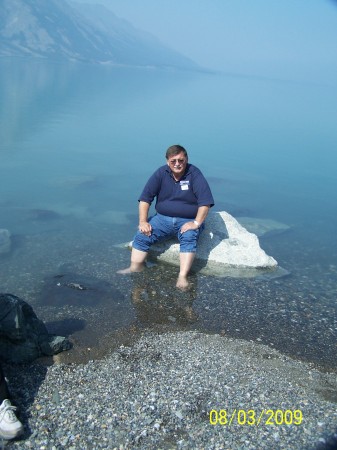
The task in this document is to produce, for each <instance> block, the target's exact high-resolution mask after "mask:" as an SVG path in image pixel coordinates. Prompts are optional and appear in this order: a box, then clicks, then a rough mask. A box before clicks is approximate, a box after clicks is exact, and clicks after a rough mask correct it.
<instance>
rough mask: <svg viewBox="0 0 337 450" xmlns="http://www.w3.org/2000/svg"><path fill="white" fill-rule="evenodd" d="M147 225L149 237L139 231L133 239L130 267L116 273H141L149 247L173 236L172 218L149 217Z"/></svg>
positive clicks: (158, 215)
mask: <svg viewBox="0 0 337 450" xmlns="http://www.w3.org/2000/svg"><path fill="white" fill-rule="evenodd" d="M149 223H150V224H151V227H152V232H151V235H150V236H147V235H145V234H143V233H141V232H140V231H138V232H137V234H136V235H135V237H134V239H133V244H132V252H131V262H130V266H129V267H128V268H127V269H123V270H118V272H117V273H120V274H128V273H132V272H141V271H142V270H143V269H144V262H145V259H146V257H147V254H148V251H149V249H150V247H151V245H152V244H154V243H155V242H157V241H159V240H162V239H166V238H167V237H169V236H170V235H172V234H174V228H173V225H172V218H170V217H165V216H161V215H160V214H156V215H155V216H153V217H151V219H150V220H149Z"/></svg>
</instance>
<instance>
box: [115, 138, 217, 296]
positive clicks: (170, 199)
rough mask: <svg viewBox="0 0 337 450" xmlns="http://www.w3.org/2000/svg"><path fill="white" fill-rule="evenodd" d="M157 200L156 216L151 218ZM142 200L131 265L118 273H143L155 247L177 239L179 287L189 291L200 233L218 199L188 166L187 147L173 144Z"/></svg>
mask: <svg viewBox="0 0 337 450" xmlns="http://www.w3.org/2000/svg"><path fill="white" fill-rule="evenodd" d="M155 197H156V206H155V208H156V214H155V215H154V216H153V217H151V218H150V219H148V213H149V209H150V206H151V204H152V202H153V200H154V198H155ZM138 201H139V226H138V232H137V234H136V236H135V237H134V240H133V243H132V253H131V264H130V267H128V268H127V269H124V270H120V271H118V273H122V274H125V273H131V272H140V271H141V270H142V269H143V267H144V262H145V259H146V257H147V254H148V251H149V249H150V246H151V245H152V244H154V243H155V242H158V241H160V240H163V239H167V238H169V237H172V236H177V237H178V239H179V243H180V272H179V276H178V280H177V283H176V286H177V287H178V288H180V289H185V288H187V287H188V280H187V275H188V273H189V271H190V269H191V267H192V263H193V260H194V257H195V253H196V250H197V241H198V238H199V234H200V232H201V231H202V230H203V228H204V222H205V219H206V217H207V214H208V211H209V209H210V208H211V207H212V206H213V205H214V200H213V196H212V193H211V190H210V187H209V185H208V183H207V181H206V179H205V178H204V176H203V174H202V173H201V171H200V170H199V169H198V168H197V167H195V166H193V165H192V164H189V163H188V155H187V151H186V150H185V149H184V147H182V146H180V145H172V146H171V147H169V148H168V150H167V151H166V165H164V166H162V167H160V168H159V169H158V170H156V171H155V172H154V174H153V175H152V176H151V177H150V179H149V180H148V182H147V183H146V185H145V188H144V190H143V192H142V194H141V196H140V197H139V199H138Z"/></svg>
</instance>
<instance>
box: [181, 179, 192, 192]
mask: <svg viewBox="0 0 337 450" xmlns="http://www.w3.org/2000/svg"><path fill="white" fill-rule="evenodd" d="M189 184H190V182H189V180H182V181H180V189H181V190H182V191H188V186H189Z"/></svg>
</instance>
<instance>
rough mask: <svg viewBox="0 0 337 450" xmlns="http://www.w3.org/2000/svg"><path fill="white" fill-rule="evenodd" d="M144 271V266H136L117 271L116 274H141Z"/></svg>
mask: <svg viewBox="0 0 337 450" xmlns="http://www.w3.org/2000/svg"><path fill="white" fill-rule="evenodd" d="M143 269H144V264H137V265H135V264H134V265H131V266H130V267H127V268H126V269H122V270H117V272H116V273H119V274H121V275H128V274H130V273H134V272H142V271H143Z"/></svg>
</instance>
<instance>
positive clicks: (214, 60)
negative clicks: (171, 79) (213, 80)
mask: <svg viewBox="0 0 337 450" xmlns="http://www.w3.org/2000/svg"><path fill="white" fill-rule="evenodd" d="M76 1H78V2H81V3H100V4H103V5H104V6H106V7H108V8H109V9H111V10H112V11H113V12H114V13H115V14H116V15H117V16H119V17H121V18H124V19H126V20H128V21H129V22H131V23H132V24H133V25H134V26H135V27H137V28H140V29H142V30H144V31H148V32H150V33H152V34H154V35H155V36H156V37H158V38H159V39H160V40H161V41H162V42H163V43H164V44H166V45H168V46H169V47H171V48H173V49H175V50H177V51H179V52H180V53H182V54H184V55H185V56H188V57H190V58H191V59H193V60H194V61H195V62H197V63H198V64H200V65H201V66H203V67H206V68H209V69H214V70H220V71H225V72H230V73H243V74H249V75H266V76H270V75H274V76H276V75H279V76H280V77H289V76H292V77H294V78H296V77H300V78H303V77H307V79H308V81H315V80H316V79H319V78H322V77H323V78H325V80H326V81H330V82H333V81H336V83H337V0H76Z"/></svg>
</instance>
